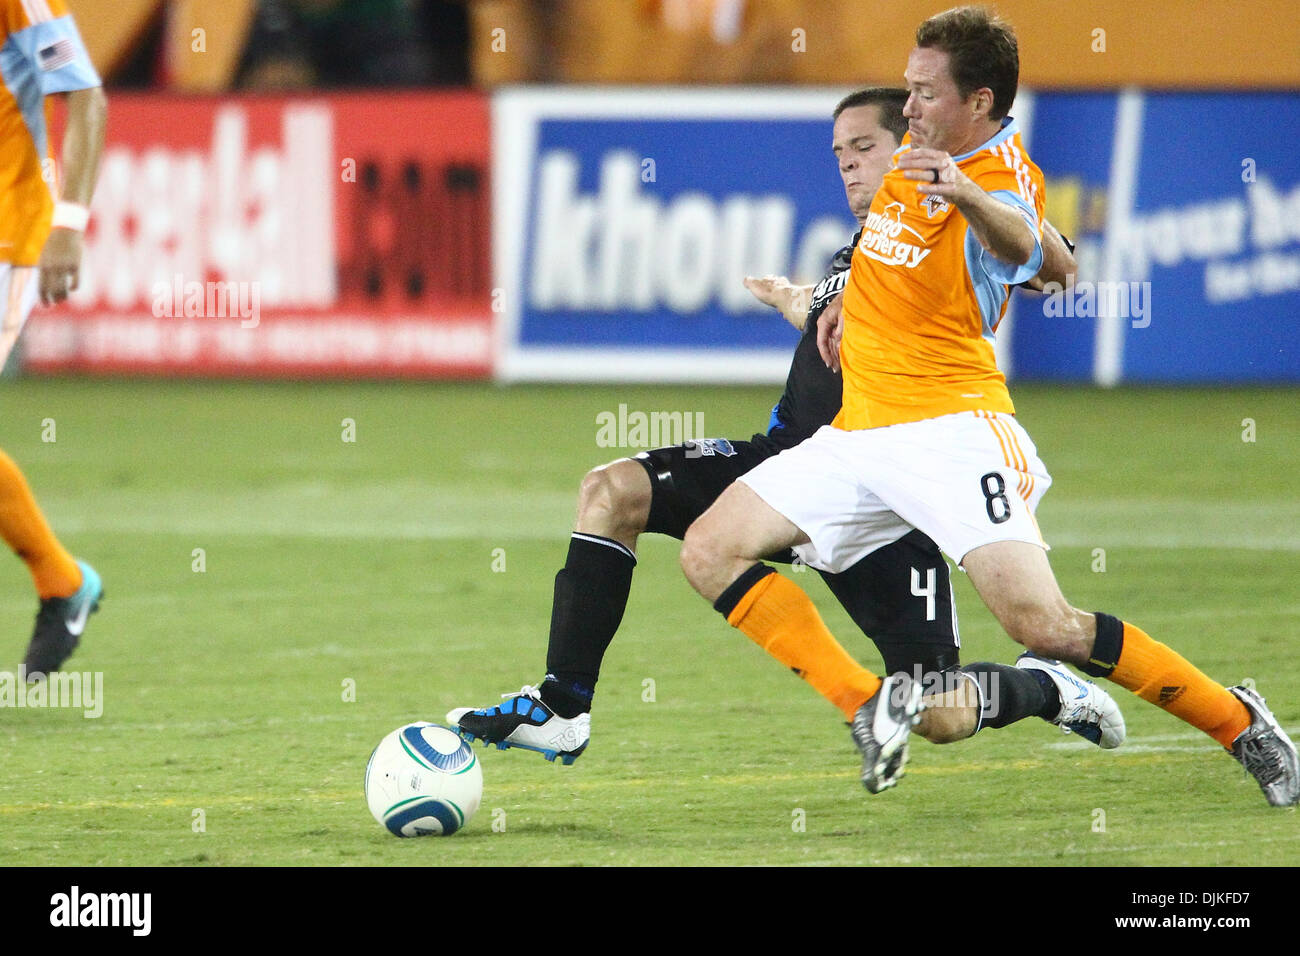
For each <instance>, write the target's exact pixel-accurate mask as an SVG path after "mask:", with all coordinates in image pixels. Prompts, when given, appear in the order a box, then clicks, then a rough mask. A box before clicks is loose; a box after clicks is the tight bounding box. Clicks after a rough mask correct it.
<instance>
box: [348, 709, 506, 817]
mask: <svg viewBox="0 0 1300 956" xmlns="http://www.w3.org/2000/svg"><path fill="white" fill-rule="evenodd" d="M365 790H366V803H367V804H368V805H369V806H370V812H371V813H372V814H373V815H374V818H375V819H376V820H378V821H379V822H380V824H382V825H383V826H384V827H386V828H387V829H388V832H389V833H391V834H393V835H394V836H399V837H415V836H451V834H453V833H455V832H456V831H457V830H459V829H460V828H461V827H463V826H464V825H465V824H467V823H469V821H470V819H471V818H472V817H473V816H474V812H475V811H476V810H478V805H479V801H480V800H482V799H483V770H482V768H481V767H480V766H479V762H478V758H477V757H475V756H474V751H473V750H471V749H470V746H469V744H467V743H466V742H465V741H463V740H461V739H460V737H459V735H457V734H456V733H455V732H454V731H451V730H448V729H447V728H446V727H441V726H439V725H438V724H431V723H428V722H426V721H420V722H419V723H414V724H407V725H406V726H405V727H398V728H397V729H396V730H394V731H393V732H392V733H391V734H389V735H388V736H387V737H385V738H384V739H383V740H381V741H380V742H379V746H378V747H376V748H375V752H374V753H372V754H371V755H370V762H369V763H368V764H366V782H365Z"/></svg>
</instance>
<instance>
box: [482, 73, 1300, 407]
mask: <svg viewBox="0 0 1300 956" xmlns="http://www.w3.org/2000/svg"><path fill="white" fill-rule="evenodd" d="M840 95H842V91H831V90H813V91H789V90H775V89H772V90H725V91H720V90H712V91H701V90H662V89H661V90H636V91H627V90H595V89H570V88H565V89H549V90H548V89H541V90H538V89H526V90H525V89H518V90H504V91H501V92H499V93H498V94H497V95H496V96H495V97H494V99H493V107H492V108H493V154H494V156H493V162H494V166H493V189H494V199H493V203H494V217H495V218H494V233H493V243H494V250H493V258H494V276H495V286H496V290H495V292H494V299H493V301H494V303H495V307H496V309H497V311H498V312H499V313H500V316H501V322H500V326H499V327H500V335H499V337H498V346H499V347H498V354H497V372H498V376H499V377H500V378H503V379H505V380H514V379H556V380H570V381H584V380H585V381H592V380H627V381H682V382H687V381H690V382H778V381H780V380H782V379H783V378H784V376H785V373H786V370H787V369H788V366H789V360H790V353H791V350H792V349H793V346H794V344H795V342H796V338H797V333H796V332H795V331H794V330H793V329H791V328H790V327H789V326H788V325H787V324H786V323H784V322H783V321H782V320H781V319H780V317H779V316H778V315H777V314H776V312H775V311H774V310H772V309H770V308H768V307H766V306H763V305H761V304H760V303H758V302H757V301H756V300H755V299H753V298H752V296H751V295H750V294H749V292H748V291H747V290H746V289H745V288H744V287H743V285H742V284H741V280H742V279H743V277H744V276H746V275H765V274H779V275H787V276H790V277H791V278H794V279H796V280H803V281H815V279H816V278H818V277H819V276H820V274H821V272H822V271H823V269H824V268H825V265H826V263H827V261H828V260H829V258H830V256H831V255H832V254H833V253H834V251H835V250H836V249H837V248H839V247H840V246H841V245H843V244H844V243H845V242H847V241H848V239H849V237H850V236H851V234H852V231H853V229H854V223H853V220H852V218H851V216H850V215H849V213H848V210H847V208H846V205H845V200H844V193H843V188H842V186H841V184H840V180H839V177H838V175H837V174H836V170H835V166H834V159H833V157H832V154H831V151H830V138H831V120H830V113H831V110H832V109H833V108H834V105H835V103H836V102H837V100H838V98H839V97H840ZM1014 112H1015V114H1016V115H1017V118H1018V119H1019V120H1020V122H1021V125H1022V128H1023V129H1025V131H1026V135H1027V142H1028V149H1029V152H1030V155H1031V156H1033V158H1034V160H1035V161H1036V162H1037V163H1038V165H1039V166H1040V167H1041V168H1042V170H1043V172H1044V175H1045V177H1046V183H1047V218H1048V219H1049V220H1051V221H1052V222H1053V223H1054V224H1055V225H1056V226H1057V227H1058V228H1059V229H1060V230H1061V231H1062V232H1063V233H1065V234H1066V235H1067V236H1069V237H1071V238H1072V239H1073V240H1075V241H1076V242H1077V243H1078V249H1077V251H1076V259H1077V261H1078V270H1077V275H1076V276H1074V278H1073V280H1072V281H1071V282H1070V283H1069V284H1067V285H1066V286H1065V287H1063V288H1060V289H1052V290H1049V292H1050V293H1051V294H1049V295H1047V296H1042V297H1035V296H1030V295H1025V294H1018V295H1017V296H1016V297H1015V299H1014V301H1015V305H1014V312H1013V313H1012V314H1011V317H1010V318H1009V319H1008V321H1006V322H1005V323H1004V326H1003V327H1002V328H1000V329H999V343H998V355H999V361H1001V362H1003V363H1004V369H1005V370H1006V371H1007V372H1008V374H1009V376H1011V377H1013V378H1016V379H1042V380H1053V381H1095V382H1098V383H1100V384H1103V385H1110V384H1115V383H1118V382H1135V383H1168V384H1178V383H1210V384H1213V383H1225V384H1226V383H1245V382H1300V353H1298V352H1297V349H1296V347H1295V345H1294V344H1293V342H1292V338H1293V335H1291V334H1288V333H1295V332H1296V331H1300V154H1297V153H1296V152H1295V151H1294V149H1292V148H1291V147H1292V146H1293V143H1292V142H1291V140H1292V139H1293V138H1294V137H1288V136H1287V135H1284V131H1294V130H1300V95H1296V94H1290V93H1276V94H1267V95H1261V94H1258V93H1241V94H1236V93H1221V94H1213V93H1159V94H1155V93H1143V92H1141V91H1126V92H1123V93H1039V94H1030V93H1027V92H1022V95H1021V97H1020V99H1019V100H1018V101H1017V104H1016V110H1015V111H1014Z"/></svg>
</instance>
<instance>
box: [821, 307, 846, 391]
mask: <svg viewBox="0 0 1300 956" xmlns="http://www.w3.org/2000/svg"><path fill="white" fill-rule="evenodd" d="M843 305H844V293H843V292H841V293H840V294H839V295H837V296H836V297H835V298H833V299H831V301H830V302H828V303H827V304H826V308H825V309H824V310H822V314H821V316H820V317H819V318H818V319H817V351H818V352H820V353H821V357H822V361H823V362H825V363H826V367H827V368H828V369H830V370H831V371H832V372H838V371H839V370H840V338H841V337H842V336H843V335H844V311H843Z"/></svg>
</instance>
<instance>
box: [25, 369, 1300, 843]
mask: <svg viewBox="0 0 1300 956" xmlns="http://www.w3.org/2000/svg"><path fill="white" fill-rule="evenodd" d="M778 391H779V389H772V388H762V389H681V388H638V387H621V388H513V389H501V388H496V387H492V386H486V385H484V386H480V385H451V386H445V385H444V386H436V385H370V384H349V385H319V384H318V385H306V384H286V385H261V384H259V385H247V384H239V385H226V384H219V383H199V384H196V383H189V382H184V383H182V382H177V383H170V382H144V383H115V382H95V381H76V380H68V381H63V380H52V381H44V380H19V381H15V382H8V383H5V384H4V385H3V388H0V395H3V401H4V406H5V415H4V420H3V426H2V427H0V446H3V447H4V448H5V449H6V450H7V451H8V452H9V453H10V454H11V455H12V456H13V457H14V458H15V459H16V460H17V461H18V462H19V463H20V465H21V466H22V467H23V468H24V470H25V471H26V474H27V475H28V478H29V480H30V481H31V484H32V486H33V488H34V489H35V490H36V493H37V495H38V498H39V499H40V501H41V503H42V505H43V507H44V508H45V510H46V512H47V514H48V516H49V518H50V520H51V522H52V523H53V524H54V525H55V527H56V529H57V530H58V531H59V533H60V534H61V536H62V537H63V539H64V541H65V542H66V544H67V545H68V547H69V548H70V549H72V550H73V551H74V552H75V553H76V554H78V555H79V556H84V557H86V558H87V559H89V560H90V561H92V563H94V564H95V565H96V567H97V568H98V569H99V571H100V572H101V574H102V575H103V578H104V581H105V585H106V588H107V597H106V600H105V602H104V605H103V608H102V610H101V612H100V613H99V614H98V615H96V616H95V617H94V618H93V619H92V620H91V624H90V626H89V627H88V628H87V632H86V639H85V642H84V644H83V646H82V648H81V650H79V651H78V653H77V654H76V655H75V656H74V657H73V658H72V659H71V661H69V664H68V667H69V668H74V667H75V669H78V670H85V671H100V672H102V673H103V675H104V678H103V680H104V708H103V716H102V717H100V718H98V719H87V718H85V717H83V715H82V712H81V711H78V710H71V709H43V710H40V709H16V708H9V709H0V752H2V753H3V755H4V756H3V766H4V773H3V774H2V775H0V865H14V864H41V865H46V864H61V865H73V866H84V865H104V864H124V865H136V864H155V865H156V864H161V865H172V864H183V865H192V864H214V865H226V864H238V865H250V864H251V865H284V864H369V865H373V864H399V865H437V864H498V865H504V864H513V863H522V862H527V863H549V864H572V863H578V864H623V865H643V864H644V865H651V864H871V865H881V864H1012V865H1030V864H1047V865H1053V864H1061V865H1081V864H1082V865H1091V864H1112V865H1114V864H1119V865H1138V864H1168V865H1182V864H1196V865H1217V864H1238V865H1253V864H1282V863H1294V862H1295V861H1296V859H1297V858H1300V820H1298V819H1297V816H1296V814H1295V812H1294V811H1287V810H1276V809H1272V808H1270V807H1268V806H1267V805H1266V804H1265V802H1264V799H1263V797H1262V796H1261V794H1260V793H1259V790H1258V788H1257V787H1256V785H1255V783H1254V782H1253V781H1252V780H1250V779H1248V778H1246V777H1245V776H1244V773H1243V771H1242V770H1241V768H1240V767H1238V765H1237V764H1236V763H1235V762H1233V761H1232V760H1231V759H1229V758H1228V757H1227V756H1225V755H1224V754H1223V753H1222V752H1221V751H1218V748H1217V747H1216V745H1215V744H1214V743H1213V742H1212V741H1211V740H1210V739H1209V738H1207V737H1204V736H1202V735H1200V734H1198V733H1197V732H1195V731H1193V730H1192V729H1191V728H1189V727H1187V726H1186V725H1184V724H1182V723H1180V722H1179V721H1177V720H1175V719H1174V718H1172V717H1169V716H1168V715H1166V714H1164V713H1162V712H1160V711H1158V710H1156V709H1155V708H1153V707H1151V706H1149V705H1146V704H1143V703H1142V702H1141V701H1139V700H1137V699H1136V698H1135V697H1133V696H1132V695H1130V694H1129V693H1127V692H1126V691H1122V690H1119V689H1118V688H1115V695H1116V697H1117V699H1118V700H1119V702H1120V705H1121V706H1122V707H1123V708H1124V709H1125V713H1126V716H1127V719H1128V726H1129V732H1130V737H1129V741H1128V743H1127V744H1126V746H1125V747H1124V748H1123V749H1121V750H1119V751H1117V752H1114V753H1102V752H1100V751H1097V750H1095V749H1094V748H1092V747H1091V746H1090V745H1088V744H1085V743H1081V742H1079V741H1078V740H1077V738H1072V737H1066V736H1063V735H1061V734H1060V733H1059V732H1058V731H1057V730H1056V729H1055V728H1053V727H1050V726H1049V725H1047V724H1045V723H1043V722H1042V721H1039V720H1036V719H1035V720H1032V721H1026V722H1023V723H1021V724H1019V725H1016V726H1015V727H1012V728H1010V729H1007V730H1003V731H992V732H984V733H981V734H979V735H978V736H977V737H976V738H975V739H973V740H971V741H968V742H964V743H960V744H955V745H951V746H948V747H943V748H939V747H934V746H931V745H929V744H927V743H926V742H924V741H917V742H915V743H914V744H913V748H912V762H911V765H910V768H909V770H908V773H907V776H906V778H905V779H904V780H903V782H902V784H901V785H900V786H899V787H898V788H897V789H895V790H892V791H890V792H887V793H885V794H882V795H879V796H875V797H873V796H871V795H869V794H867V793H866V792H865V791H864V790H863V789H862V787H861V785H860V783H859V782H858V771H859V759H858V757H857V755H856V752H855V750H854V749H853V746H852V743H851V741H850V739H849V736H848V734H847V732H846V731H845V729H844V727H843V725H842V723H841V722H840V720H839V715H838V714H836V713H835V712H834V711H833V710H832V709H831V708H830V707H829V706H828V705H827V704H825V703H824V702H823V701H822V700H821V699H820V698H818V697H817V696H816V695H815V694H814V693H813V692H812V690H811V689H810V688H808V687H807V686H805V685H804V684H803V683H802V682H800V681H799V680H797V679H796V678H794V677H793V676H792V675H790V674H789V673H788V672H787V671H785V670H784V669H783V668H782V667H780V666H778V665H777V664H775V663H774V662H773V661H771V660H769V659H768V658H767V657H766V656H765V655H764V654H763V653H762V652H761V651H760V650H759V649H758V648H756V647H755V646H753V645H752V644H751V643H750V642H749V641H748V640H747V639H746V638H745V637H743V636H742V635H741V634H739V633H738V632H736V631H733V630H731V629H730V628H728V627H727V626H726V625H725V623H724V622H723V621H722V620H721V619H720V618H719V617H718V616H717V615H716V614H715V613H713V612H712V611H711V610H710V609H709V608H708V607H707V606H706V605H705V603H704V602H703V601H702V600H701V599H699V598H698V597H697V596H696V595H695V594H694V592H693V591H691V589H690V588H689V586H688V585H687V584H686V582H685V580H684V579H683V578H682V575H681V573H680V571H679V570H678V567H677V562H676V555H677V543H676V542H673V541H669V540H666V539H658V538H653V537H647V538H646V539H644V540H643V542H642V546H641V549H640V554H641V562H640V566H639V568H638V570H637V572H636V579H635V582H634V586H633V593H632V599H631V602H630V604H629V607H628V611H627V616H626V618H625V620H624V625H623V629H622V632H621V633H620V634H619V636H618V638H616V640H615V642H614V644H613V646H612V648H611V650H610V653H609V655H608V657H607V659H606V667H605V671H604V674H603V677H602V680H601V683H600V688H599V691H598V694H597V699H596V708H595V711H594V721H593V729H594V733H593V738H592V744H591V746H590V748H589V750H588V751H587V753H586V754H585V755H584V756H583V757H582V759H580V760H579V761H578V762H577V763H576V764H575V765H573V766H572V767H562V766H560V765H558V764H555V765H552V764H549V763H546V762H545V761H544V760H542V759H541V758H540V757H539V756H538V755H536V754H532V753H528V752H523V751H517V750H515V751H510V752H505V753H502V752H498V751H496V750H489V751H482V750H480V751H479V753H480V755H481V757H482V761H483V771H484V777H485V791H484V797H483V806H482V809H481V810H480V811H479V814H478V816H477V817H476V818H475V819H474V820H473V822H472V823H471V824H470V825H469V827H468V828H467V829H466V830H465V831H464V832H463V833H461V834H459V835H457V836H455V837H453V838H451V839H448V840H439V839H424V840H397V839H394V838H393V837H391V836H389V835H388V834H387V833H386V832H385V831H383V830H382V829H381V828H380V827H379V826H378V825H376V824H375V822H374V821H373V819H371V817H370V815H369V813H368V812H367V810H366V807H365V803H364V800H363V799H362V795H361V776H362V772H363V770H364V767H365V762H366V758H367V756H368V755H369V753H370V750H371V748H372V747H373V746H374V744H375V743H376V742H377V741H378V740H379V739H380V738H381V737H382V736H383V735H384V734H385V733H386V732H388V731H389V730H392V729H393V728H394V727H396V726H398V725H399V724H402V723H404V722H407V721H410V720H417V719H429V720H435V721H441V720H442V719H443V714H444V713H445V711H446V710H447V709H448V708H449V707H452V706H456V705H461V704H476V705H477V704H484V703H487V702H490V701H495V700H496V699H497V695H498V694H501V693H504V692H507V691H512V690H516V689H518V687H519V686H520V685H521V684H523V683H535V682H537V681H539V680H540V679H541V677H542V673H543V669H544V667H543V665H544V654H545V644H546V633H547V624H548V618H549V608H550V595H551V582H552V578H553V576H554V574H555V571H556V570H557V569H558V568H559V567H560V565H561V564H562V563H563V559H564V553H565V549H566V546H567V545H566V537H567V533H568V531H569V529H570V523H571V521H572V515H573V507H574V493H575V491H576V489H577V485H578V482H579V480H580V478H581V477H582V475H583V473H584V472H585V471H586V470H587V469H588V468H589V467H591V466H592V465H595V464H598V463H600V462H602V461H605V460H609V459H610V458H614V457H618V456H619V455H620V454H623V453H624V452H621V451H618V450H616V449H609V448H600V447H597V445H596V431H597V429H596V416H597V414H598V413H599V412H601V411H608V410H615V409H617V407H618V405H619V403H621V402H622V403H627V405H628V406H629V408H632V409H642V410H646V411H652V410H677V411H691V412H694V411H702V412H703V413H704V422H705V426H706V431H707V432H708V433H709V434H724V435H730V436H735V437H748V436H749V435H750V434H751V433H752V432H754V431H755V430H756V429H757V428H760V427H762V426H764V425H765V423H766V420H767V409H768V408H770V406H771V403H772V401H773V400H774V399H775V397H776V393H777V392H778ZM1016 394H1017V399H1018V405H1019V408H1020V417H1021V420H1022V422H1023V423H1024V425H1025V426H1026V428H1027V429H1028V431H1029V433H1030V434H1031V435H1032V436H1033V437H1034V439H1035V441H1036V442H1037V445H1038V448H1039V452H1040V454H1041V455H1042V457H1043V459H1044V460H1045V461H1046V463H1047V465H1048V467H1049V468H1050V469H1051V471H1052V473H1053V475H1054V478H1055V485H1054V487H1053V489H1052V490H1051V492H1050V493H1049V494H1048V495H1047V497H1046V499H1045V501H1044V503H1043V506H1042V508H1041V509H1040V512H1039V517H1040V520H1041V524H1042V527H1043V530H1044V533H1045V535H1046V536H1047V539H1048V540H1049V541H1050V542H1052V543H1053V545H1054V548H1053V551H1052V560H1053V564H1054V566H1055V568H1056V572H1057V575H1058V576H1059V578H1060V580H1061V583H1062V587H1063V589H1064V591H1065V593H1066V595H1067V596H1068V597H1070V599H1071V600H1072V601H1073V602H1074V603H1076V604H1078V605H1079V606H1081V607H1084V608H1089V609H1093V608H1096V609H1105V610H1109V611H1112V612H1114V613H1117V614H1121V615H1123V616H1124V617H1127V618H1130V619H1132V620H1134V621H1136V622H1138V623H1140V624H1141V625H1143V626H1144V627H1145V628H1146V629H1147V630H1148V631H1149V632H1151V633H1152V634H1153V635H1154V636H1155V637H1156V638H1157V639H1162V640H1165V641H1166V642H1168V643H1170V644H1172V645H1173V646H1175V647H1176V648H1178V649H1180V650H1181V651H1183V652H1185V653H1186V654H1187V655H1188V656H1189V657H1190V658H1192V659H1193V660H1194V661H1195V662H1196V663H1197V664H1199V665H1200V666H1201V668H1202V669H1204V670H1205V671H1207V672H1208V673H1209V674H1210V675H1212V676H1213V677H1215V678H1216V679H1218V680H1220V681H1223V682H1225V683H1236V682H1239V681H1240V680H1242V679H1243V678H1252V679H1254V680H1255V681H1256V682H1257V684H1258V687H1259V689H1260V691H1261V692H1262V693H1264V694H1265V695H1267V696H1268V698H1269V701H1270V703H1271V704H1272V705H1273V706H1274V708H1275V710H1276V712H1277V714H1278V716H1279V718H1280V719H1281V721H1282V722H1283V724H1284V725H1285V726H1286V727H1288V728H1289V729H1290V730H1291V731H1292V733H1293V734H1294V733H1295V731H1296V730H1300V661H1298V658H1297V655H1296V654H1295V653H1294V651H1295V647H1296V637H1297V633H1300V589H1297V581H1300V494H1297V479H1296V468H1297V464H1298V463H1300V401H1298V399H1300V395H1298V394H1297V392H1296V391H1294V390H1281V389H1278V390H1215V391H1210V390H1196V391H1191V390H1186V391H1183V390H1180V391H1133V390H1120V391H1115V392H1098V391H1093V390H1084V389H1065V388H1044V387H1021V388H1019V389H1017V392H1016ZM45 419H54V422H55V427H56V429H57V431H56V436H57V440H56V441H54V442H43V441H42V440H41V437H42V429H43V424H42V423H43V421H44V420H45ZM344 419H352V420H354V421H355V428H356V441H355V442H345V441H343V440H342V433H343V428H344V426H343V420H344ZM1243 419H1252V420H1253V421H1254V423H1255V432H1256V433H1255V436H1254V437H1255V440H1254V441H1253V442H1247V441H1243V427H1244V426H1243ZM199 548H201V549H203V554H202V558H203V560H204V561H205V563H206V570H205V571H202V572H201V573H200V572H197V571H195V570H194V565H195V562H196V560H198V559H197V558H196V557H195V549H199ZM498 549H500V550H498ZM1096 549H1104V561H1105V570H1104V572H1100V571H1097V570H1094V568H1095V567H1096V566H1097V565H1098V563H1099V558H1100V557H1101V556H1100V554H1099V552H1097V551H1096ZM502 561H504V570H494V569H493V566H494V564H496V566H497V567H498V568H500V567H501V563H502ZM955 578H956V586H957V588H958V591H957V599H958V604H959V608H960V611H961V614H962V638H963V645H964V646H963V656H964V658H965V659H967V660H977V659H981V658H984V659H995V660H1002V661H1010V660H1012V659H1013V658H1014V656H1015V654H1016V653H1017V651H1018V649H1017V648H1016V647H1015V646H1014V645H1013V644H1012V643H1011V641H1010V640H1009V639H1007V638H1006V637H1005V636H1003V635H1002V633H1001V631H1000V630H999V629H998V628H997V626H996V624H995V623H994V622H993V619H992V618H991V617H990V616H989V614H988V612H987V611H986V610H985V609H984V607H983V606H982V605H981V604H980V603H979V601H978V599H977V598H976V597H975V595H974V593H973V592H972V590H971V588H970V586H969V584H968V583H967V582H966V581H965V579H964V577H963V576H961V575H956V576H955ZM799 580H801V581H802V582H804V583H805V584H806V586H807V588H808V590H809V591H810V593H811V594H812V595H813V597H814V599H815V600H816V601H817V603H818V605H819V607H821V608H822V610H823V612H824V614H825V616H826V617H827V620H828V621H829V622H830V624H831V627H832V630H834V631H835V632H836V634H837V635H838V636H840V637H841V639H842V640H843V641H844V643H845V644H846V645H847V646H849V647H850V648H851V649H852V650H854V651H855V653H857V654H858V655H859V656H860V657H861V658H862V659H863V661H864V662H866V663H867V664H868V666H871V665H873V664H876V663H878V658H877V656H876V654H875V651H874V648H873V647H872V646H871V645H870V644H869V642H868V641H867V640H866V639H865V638H864V637H863V636H862V635H861V634H859V633H857V632H856V631H854V630H853V629H852V627H851V625H850V624H849V622H848V620H847V618H846V616H845V615H844V614H843V613H842V612H841V611H840V610H839V608H838V607H837V606H835V605H834V602H833V601H832V600H831V599H830V597H829V595H828V592H827V591H826V590H825V588H824V587H823V586H822V584H821V582H820V581H819V580H817V578H816V576H815V575H813V574H811V573H810V574H807V575H805V576H802V577H800V578H799ZM35 608H36V601H35V598H34V595H33V592H32V589H31V584H30V579H29V577H28V576H27V573H26V570H25V569H24V568H23V566H22V564H21V563H20V562H19V561H18V560H17V559H10V560H7V561H5V562H3V563H0V635H3V637H0V669H15V668H16V667H17V664H18V661H19V660H20V659H21V655H22V651H23V648H24V647H25V645H26V641H27V638H28V635H29V631H30V626H31V618H32V615H33V613H34V611H35ZM647 681H653V688H654V700H653V702H647V701H646V700H644V699H643V696H645V691H644V688H646V687H647V686H649V685H648V684H647V683H646V682H647ZM349 682H353V683H352V684H349ZM349 686H354V687H355V701H348V700H345V699H344V698H345V696H347V694H346V690H347V688H348V687H349ZM1216 751H1217V752H1216ZM196 811H202V813H201V814H199V813H196ZM798 811H802V813H800V812H798ZM1103 818H1104V829H1101V828H1099V823H1101V822H1102V821H1103ZM800 820H802V821H803V829H802V831H800V830H799V828H798V827H797V826H796V825H795V824H796V823H797V822H798V821H800ZM494 822H495V823H496V827H494V825H493V824H494ZM1099 829H1100V832H1099ZM196 831H201V832H196Z"/></svg>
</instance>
